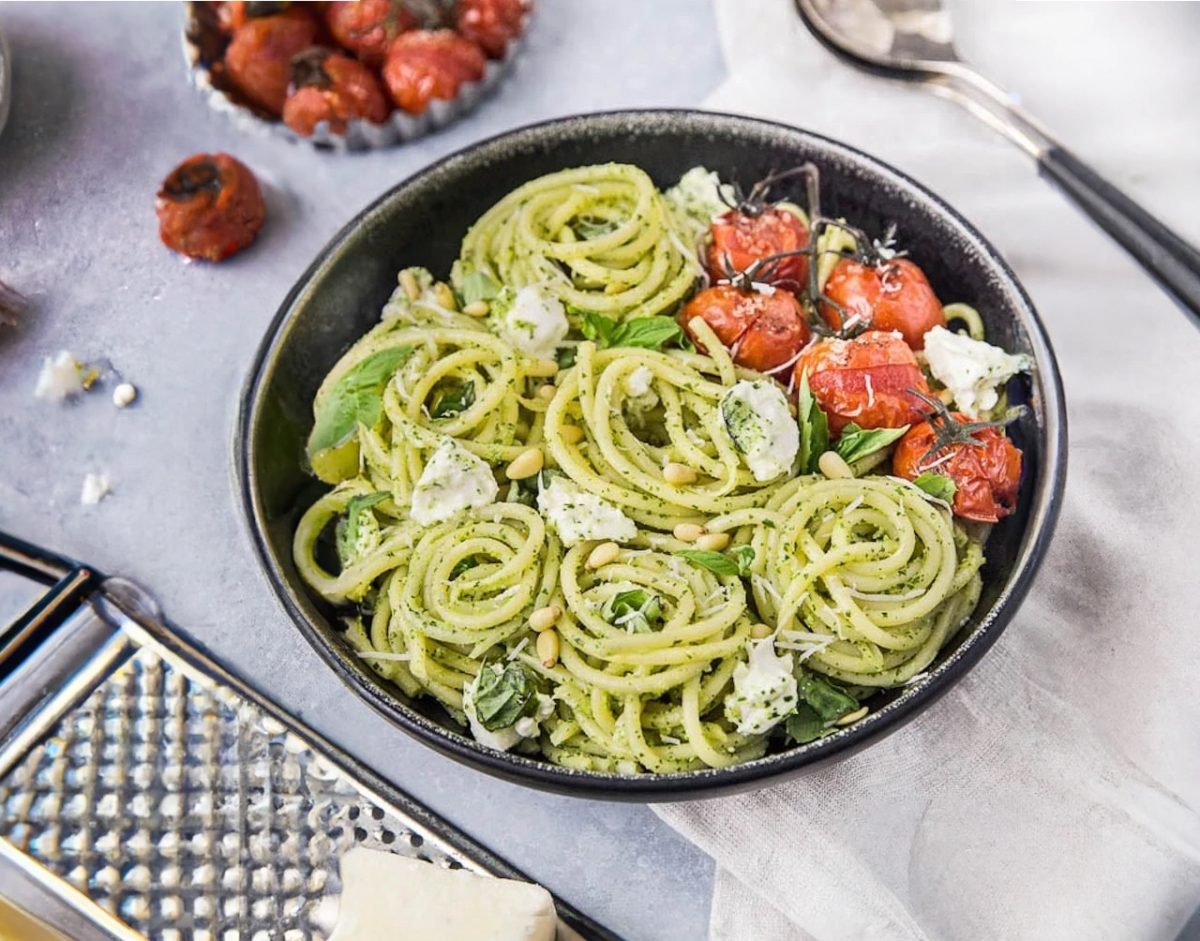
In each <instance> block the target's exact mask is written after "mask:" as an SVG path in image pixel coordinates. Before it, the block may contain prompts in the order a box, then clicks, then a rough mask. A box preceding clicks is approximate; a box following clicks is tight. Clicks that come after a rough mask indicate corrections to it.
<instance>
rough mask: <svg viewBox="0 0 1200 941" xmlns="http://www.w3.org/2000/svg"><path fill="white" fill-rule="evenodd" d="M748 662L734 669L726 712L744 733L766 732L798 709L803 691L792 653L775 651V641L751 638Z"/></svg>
mask: <svg viewBox="0 0 1200 941" xmlns="http://www.w3.org/2000/svg"><path fill="white" fill-rule="evenodd" d="M746 647H747V649H748V650H749V652H750V659H749V662H748V663H739V664H738V665H737V667H736V668H735V669H734V671H733V692H731V693H730V694H729V695H728V696H727V697H725V716H726V718H728V719H729V721H730V722H733V723H735V724H736V725H737V730H738V732H740V733H741V734H742V735H763V734H764V733H766V732H768V731H770V730H771V729H772V728H774V727H775V726H776V725H778V724H779V723H780V722H782V721H783V720H784V719H785V718H787V717H788V716H789V715H791V714H792V713H793V712H795V711H796V703H797V702H798V701H799V694H798V692H797V689H796V677H795V676H794V675H793V673H792V655H791V654H785V655H784V656H782V657H781V656H779V655H778V654H776V653H775V642H774V640H773V639H772V638H770V637H767V638H765V639H763V640H752V641H747V643H746Z"/></svg>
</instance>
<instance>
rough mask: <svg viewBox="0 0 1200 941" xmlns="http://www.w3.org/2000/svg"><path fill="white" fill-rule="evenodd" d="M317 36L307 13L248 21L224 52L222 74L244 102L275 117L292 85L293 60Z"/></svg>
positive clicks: (313, 23) (235, 34) (280, 110)
mask: <svg viewBox="0 0 1200 941" xmlns="http://www.w3.org/2000/svg"><path fill="white" fill-rule="evenodd" d="M301 12H303V11H301ZM316 36H317V23H316V20H314V19H313V18H312V17H311V16H310V15H309V14H307V13H303V15H302V16H297V15H295V13H294V12H292V11H289V12H288V13H286V14H279V15H277V16H264V17H261V18H251V19H248V20H246V22H245V23H244V24H243V25H241V26H239V27H238V28H237V29H236V30H235V31H234V34H233V39H232V40H230V42H229V48H228V49H226V50H225V73H226V74H227V75H228V76H229V79H230V81H231V82H232V83H233V84H234V86H235V87H236V88H237V90H238V91H239V92H241V93H242V95H243V96H244V97H245V98H246V99H247V100H249V101H250V102H252V103H253V104H255V105H257V106H258V107H259V108H262V109H263V110H264V111H268V112H270V113H271V114H273V115H275V116H276V117H278V116H279V115H281V114H282V113H283V105H284V102H285V101H286V100H287V93H288V85H290V84H291V81H292V58H293V57H294V56H296V55H297V54H298V53H300V52H303V51H304V50H305V49H307V48H308V47H309V46H311V45H312V44H313V42H314V41H315V39H316Z"/></svg>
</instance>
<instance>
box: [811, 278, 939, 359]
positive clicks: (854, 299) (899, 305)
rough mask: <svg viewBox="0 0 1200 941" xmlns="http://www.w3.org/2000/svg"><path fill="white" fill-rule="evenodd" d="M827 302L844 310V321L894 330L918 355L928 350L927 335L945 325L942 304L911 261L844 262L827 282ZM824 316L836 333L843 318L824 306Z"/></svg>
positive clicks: (827, 305) (830, 306) (822, 308)
mask: <svg viewBox="0 0 1200 941" xmlns="http://www.w3.org/2000/svg"><path fill="white" fill-rule="evenodd" d="M823 293H824V294H825V296H826V297H828V298H829V299H830V300H831V301H833V302H834V303H836V304H837V305H838V306H839V307H841V309H842V311H844V312H845V319H847V320H849V319H851V318H857V319H859V320H861V321H862V322H864V323H866V324H868V325H869V326H870V327H871V328H872V329H873V330H896V331H899V333H900V335H901V336H903V337H904V342H905V343H907V344H908V345H909V346H910V347H912V348H913V349H914V350H921V349H924V348H925V334H926V333H927V332H928V331H930V330H932V329H933V328H934V327H939V326H941V327H944V326H945V325H946V315H945V314H944V313H942V302H941V301H939V300H938V299H937V295H936V294H934V293H933V288H932V287H931V286H930V284H929V279H928V278H926V277H925V272H924V271H922V270H921V269H920V268H919V267H918V266H917V265H915V264H914V263H913V262H911V261H909V260H908V259H907V258H894V259H891V260H890V261H881V262H879V263H878V264H875V265H865V264H863V263H862V262H860V261H857V260H855V259H853V258H843V259H842V260H841V261H839V262H838V263H837V265H836V266H835V267H834V269H833V272H832V273H831V274H830V276H829V280H828V281H826V282H825V289H824V291H823ZM820 307H821V316H822V317H824V318H825V322H826V323H827V324H829V325H830V326H831V327H833V328H835V329H840V328H841V327H842V321H843V317H842V313H841V312H840V311H839V310H838V309H837V308H836V307H834V306H833V304H826V303H822V304H821V305H820Z"/></svg>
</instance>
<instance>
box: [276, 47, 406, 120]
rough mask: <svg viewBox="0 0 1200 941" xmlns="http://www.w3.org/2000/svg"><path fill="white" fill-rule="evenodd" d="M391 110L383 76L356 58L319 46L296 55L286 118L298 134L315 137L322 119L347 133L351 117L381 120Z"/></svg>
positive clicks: (285, 109)
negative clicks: (380, 77)
mask: <svg viewBox="0 0 1200 941" xmlns="http://www.w3.org/2000/svg"><path fill="white" fill-rule="evenodd" d="M390 111H391V108H390V106H389V105H388V100H387V98H386V97H385V96H384V94H383V88H382V87H381V86H380V84H379V79H377V78H376V77H375V75H374V73H373V72H372V71H371V70H370V69H368V68H367V67H366V66H365V65H363V64H362V63H361V62H359V61H357V60H356V59H351V58H350V57H349V56H346V55H342V54H341V53H337V52H332V51H331V50H329V49H322V48H320V47H318V46H314V47H313V48H311V49H307V50H305V51H304V52H302V53H300V54H299V55H298V56H296V57H295V58H294V59H292V87H291V91H290V92H289V94H288V98H287V101H286V102H285V103H284V106H283V122H284V123H285V124H286V125H287V126H288V127H290V128H291V129H292V130H293V131H295V132H296V133H297V134H302V135H304V136H305V137H311V136H312V133H313V131H314V130H316V127H317V125H318V124H319V123H320V122H322V121H326V122H328V124H329V129H330V130H331V131H332V132H333V133H335V134H344V133H346V126H347V124H348V123H349V122H350V121H352V120H355V119H362V120H366V121H373V122H374V123H376V124H379V123H380V122H382V121H385V120H386V119H387V116H388V113H389V112H390Z"/></svg>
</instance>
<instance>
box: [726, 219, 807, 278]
mask: <svg viewBox="0 0 1200 941" xmlns="http://www.w3.org/2000/svg"><path fill="white" fill-rule="evenodd" d="M710 234H711V236H712V239H711V241H710V242H709V245H708V251H707V253H706V261H707V264H706V267H707V268H708V276H709V277H710V278H711V279H712V280H714V281H719V280H721V279H723V278H726V277H728V274H729V273H728V271H726V263H727V262H728V266H729V267H730V268H732V269H733V271H735V272H740V271H746V270H747V269H749V268H750V266H751V265H753V264H754V263H755V262H756V261H761V260H762V259H764V258H767V257H769V256H771V255H778V254H779V253H780V252H794V251H799V250H802V249H805V248H808V245H809V242H810V240H811V237H812V235H811V233H810V232H809V230H808V226H807V225H806V224H805V223H804V220H803V219H801V218H800V217H799V216H798V215H796V214H795V213H794V212H792V211H791V210H789V209H786V208H784V207H782V206H768V207H766V208H765V209H763V210H762V211H761V212H759V213H757V214H753V215H752V214H749V213H745V212H742V211H741V210H738V209H731V210H730V211H729V212H727V213H725V214H724V215H723V216H721V217H720V218H718V219H716V220H715V221H714V222H713V224H712V227H711V229H710ZM807 279H808V257H807V256H806V255H793V256H791V257H790V258H781V259H780V260H779V261H778V263H777V264H776V265H775V266H774V271H773V273H772V274H771V276H770V279H769V280H770V282H771V283H772V284H776V285H781V286H783V287H786V288H788V289H790V290H793V291H802V290H803V289H804V287H805V285H806V284H807ZM764 280H765V279H764Z"/></svg>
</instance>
